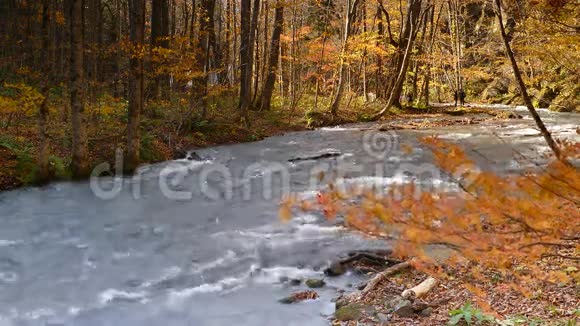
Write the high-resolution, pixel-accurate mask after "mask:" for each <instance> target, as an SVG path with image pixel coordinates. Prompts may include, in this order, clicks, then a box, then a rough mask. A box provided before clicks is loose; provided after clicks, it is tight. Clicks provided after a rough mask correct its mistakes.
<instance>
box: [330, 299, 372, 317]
mask: <svg viewBox="0 0 580 326" xmlns="http://www.w3.org/2000/svg"><path fill="white" fill-rule="evenodd" d="M373 313H374V308H373V307H372V306H368V305H365V304H362V303H351V304H349V305H346V306H344V307H341V308H340V309H338V310H337V311H336V312H335V313H334V318H336V319H337V320H340V321H349V320H354V321H356V320H359V319H361V318H362V317H364V315H370V314H373Z"/></svg>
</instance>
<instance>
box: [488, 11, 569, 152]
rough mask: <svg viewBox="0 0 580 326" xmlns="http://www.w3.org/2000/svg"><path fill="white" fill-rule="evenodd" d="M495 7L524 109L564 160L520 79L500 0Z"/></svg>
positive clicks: (551, 147)
mask: <svg viewBox="0 0 580 326" xmlns="http://www.w3.org/2000/svg"><path fill="white" fill-rule="evenodd" d="M495 5H496V16H497V20H498V23H499V29H500V34H501V38H502V40H503V44H504V46H505V52H506V54H507V56H508V58H509V59H510V62H511V65H512V69H513V72H514V76H515V78H516V80H517V82H518V86H519V88H520V93H521V95H522V98H523V99H524V103H526V107H527V108H528V111H529V112H530V114H531V115H532V118H534V121H535V123H536V126H538V128H539V129H540V132H541V133H542V136H543V137H544V139H545V140H546V143H547V144H548V146H549V147H550V149H551V150H552V152H554V155H555V156H556V157H557V158H558V159H560V160H564V159H565V158H564V157H563V156H562V152H561V151H560V148H559V147H558V145H557V144H556V142H555V141H554V139H553V138H552V135H551V134H550V132H549V131H548V129H547V128H546V125H544V122H543V121H542V119H541V118H540V116H539V115H538V112H537V111H536V109H535V108H534V104H533V103H532V99H531V98H530V96H529V94H528V90H527V87H526V84H525V83H524V80H523V78H522V74H521V73H520V69H519V67H518V63H517V61H516V59H515V56H514V52H513V51H512V48H511V45H510V43H509V40H508V36H507V34H506V31H505V27H504V24H503V15H502V5H501V0H495Z"/></svg>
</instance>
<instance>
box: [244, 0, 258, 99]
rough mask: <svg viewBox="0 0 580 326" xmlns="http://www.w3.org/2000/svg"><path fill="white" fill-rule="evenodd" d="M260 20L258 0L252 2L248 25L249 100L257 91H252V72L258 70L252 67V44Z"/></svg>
mask: <svg viewBox="0 0 580 326" xmlns="http://www.w3.org/2000/svg"><path fill="white" fill-rule="evenodd" d="M259 18H260V0H254V8H253V9H252V21H251V23H250V39H249V43H248V52H249V54H248V56H249V60H250V61H249V66H248V70H247V71H246V73H247V74H248V75H249V76H248V81H249V82H250V85H248V87H249V96H250V99H251V96H252V92H256V91H257V89H254V90H252V77H253V75H254V74H253V72H254V71H255V70H257V69H258V67H254V63H255V61H254V45H255V44H254V43H255V41H256V38H257V36H256V33H257V31H258V21H259ZM256 78H257V74H256ZM248 105H249V107H251V106H252V102H251V100H250V103H249V104H248Z"/></svg>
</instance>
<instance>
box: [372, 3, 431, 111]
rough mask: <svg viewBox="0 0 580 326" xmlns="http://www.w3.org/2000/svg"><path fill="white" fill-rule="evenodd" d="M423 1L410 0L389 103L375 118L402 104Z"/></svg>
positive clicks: (396, 59)
mask: <svg viewBox="0 0 580 326" xmlns="http://www.w3.org/2000/svg"><path fill="white" fill-rule="evenodd" d="M421 3H422V0H411V1H409V4H408V6H407V18H406V19H405V24H404V27H403V33H402V34H401V38H400V41H399V42H398V45H399V51H398V52H397V54H396V55H395V56H396V58H395V61H396V63H397V65H396V67H397V69H396V71H397V76H396V78H395V79H394V82H393V83H392V87H391V91H390V95H389V100H388V101H387V105H385V107H384V108H383V109H382V110H381V111H380V112H379V113H377V114H376V115H375V116H374V117H373V118H374V119H379V118H380V117H381V116H382V115H383V114H385V112H387V110H388V109H389V108H390V107H391V106H393V105H396V106H398V107H400V106H401V104H400V103H399V98H400V97H401V92H402V90H403V83H404V82H405V76H406V74H407V69H408V67H409V59H410V57H411V49H412V47H413V42H414V41H415V36H416V35H417V29H418V27H419V26H418V23H419V16H420V13H421ZM403 46H404V47H405V48H404V50H403V48H402V47H403Z"/></svg>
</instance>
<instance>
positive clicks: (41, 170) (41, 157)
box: [36, 0, 53, 184]
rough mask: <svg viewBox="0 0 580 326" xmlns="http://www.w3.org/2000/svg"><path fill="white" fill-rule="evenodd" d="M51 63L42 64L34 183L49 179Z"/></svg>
mask: <svg viewBox="0 0 580 326" xmlns="http://www.w3.org/2000/svg"><path fill="white" fill-rule="evenodd" d="M49 2H50V0H43V1H42V48H43V49H48V48H49V47H50V46H49V43H50V40H49V34H48V32H49V31H48V23H49V17H50V16H49V5H50V4H49ZM51 67H52V61H50V60H49V61H48V62H44V63H43V64H42V68H43V69H42V70H43V74H44V78H43V85H42V95H43V96H44V99H43V100H42V103H41V104H40V108H39V110H38V134H39V136H40V143H39V145H38V153H37V155H38V156H37V164H38V175H37V178H36V181H37V182H39V183H41V184H42V183H46V182H48V180H49V178H50V171H49V160H48V158H49V148H48V146H49V142H48V141H49V138H48V130H47V123H48V95H49V89H50V86H49V82H50V80H49V79H50V78H49V76H50V75H51V74H52V73H53V72H52V69H51Z"/></svg>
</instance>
